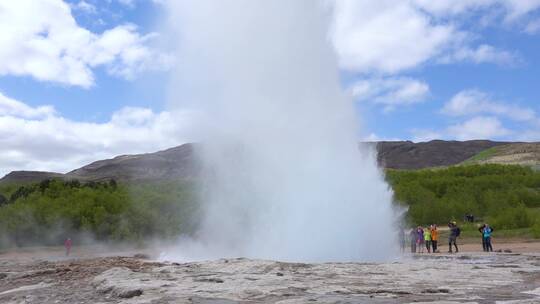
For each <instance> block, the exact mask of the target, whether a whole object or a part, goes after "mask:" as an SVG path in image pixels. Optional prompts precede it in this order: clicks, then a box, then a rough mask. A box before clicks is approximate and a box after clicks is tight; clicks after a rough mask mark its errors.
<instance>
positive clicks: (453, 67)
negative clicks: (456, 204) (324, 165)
mask: <svg viewBox="0 0 540 304" xmlns="http://www.w3.org/2000/svg"><path fill="white" fill-rule="evenodd" d="M165 2H167V1H165V0H103V1H102V0H99V1H98V0H84V1H82V0H69V1H63V0H27V1H5V2H2V3H0V144H1V145H2V146H3V148H2V151H1V152H0V159H2V161H1V162H0V172H1V173H5V172H8V171H11V170H15V169H32V170H33V169H38V170H54V171H62V172H65V171H67V170H70V169H72V168H75V167H77V166H79V165H82V164H85V163H87V162H90V161H93V160H96V159H100V158H105V157H111V156H114V155H118V154H126V153H140V152H150V151H155V150H159V149H164V148H167V147H170V146H174V145H176V144H179V143H182V142H185V141H187V140H189V134H186V133H185V132H184V131H183V129H182V125H186V124H189V119H190V117H189V115H188V116H186V117H184V118H185V121H182V122H181V123H179V121H180V120H181V119H182V117H179V116H178V115H177V114H174V115H173V114H172V113H171V112H169V109H168V107H167V87H168V83H169V76H170V75H169V73H170V71H171V69H172V67H173V66H174V64H175V62H176V61H177V60H181V58H175V56H174V52H171V51H170V50H169V49H168V48H167V45H168V43H170V41H168V40H167V35H166V33H163V31H162V30H161V28H162V26H161V25H162V23H163V20H164V19H165V18H167V9H166V7H167V5H166V3H165ZM330 2H331V3H333V2H332V1H330ZM333 5H334V13H333V18H334V20H333V24H332V27H331V29H330V30H329V39H330V42H331V43H332V45H333V47H334V48H335V50H336V56H337V58H338V61H339V65H340V66H339V69H340V71H341V75H342V84H343V89H344V90H346V91H347V92H349V93H350V94H351V98H352V99H353V100H354V102H355V106H356V108H357V112H358V116H359V120H360V123H359V125H358V136H359V139H361V140H413V141H425V140H431V139H457V140H467V139H493V140H507V141H513V140H523V141H537V140H539V139H540V116H539V114H538V113H539V112H540V100H539V99H540V77H539V75H540V55H539V54H540V0H467V1H465V0H453V1H450V0H440V1H429V0H407V1H402V0H382V1H376V2H375V1H361V0H358V1H350V0H343V1H338V2H336V3H333Z"/></svg>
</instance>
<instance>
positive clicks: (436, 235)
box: [430, 224, 439, 253]
mask: <svg viewBox="0 0 540 304" xmlns="http://www.w3.org/2000/svg"><path fill="white" fill-rule="evenodd" d="M430 230H431V247H432V248H433V250H432V251H431V252H433V253H436V252H437V242H438V241H439V230H437V225H435V224H433V225H431V227H430Z"/></svg>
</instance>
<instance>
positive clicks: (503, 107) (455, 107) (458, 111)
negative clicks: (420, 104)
mask: <svg viewBox="0 0 540 304" xmlns="http://www.w3.org/2000/svg"><path fill="white" fill-rule="evenodd" d="M442 113H443V114H446V115H450V116H469V115H476V114H491V115H497V116H504V117H508V118H510V119H512V120H516V121H534V120H536V113H535V111H534V110H532V109H530V108H523V107H519V106H516V105H509V104H506V103H503V102H496V101H493V100H492V99H491V97H490V96H489V95H488V94H486V93H484V92H482V91H478V90H464V91H461V92H459V93H457V94H456V95H454V96H453V97H452V98H451V99H450V100H449V101H448V102H447V103H446V104H445V105H444V107H443V109H442Z"/></svg>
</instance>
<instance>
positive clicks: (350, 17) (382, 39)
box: [332, 0, 457, 73]
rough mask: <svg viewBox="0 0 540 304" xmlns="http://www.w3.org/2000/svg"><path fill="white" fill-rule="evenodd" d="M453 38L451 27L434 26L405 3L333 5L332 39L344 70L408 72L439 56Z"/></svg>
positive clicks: (346, 1) (352, 0)
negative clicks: (406, 70)
mask: <svg viewBox="0 0 540 304" xmlns="http://www.w3.org/2000/svg"><path fill="white" fill-rule="evenodd" d="M456 35H457V33H456V30H455V29H454V27H453V26H452V25H449V24H433V23H432V22H431V20H430V18H429V16H427V15H426V14H423V13H422V12H421V11H419V10H418V9H416V8H414V7H413V6H412V5H411V4H410V3H409V2H408V1H388V0H383V1H356V0H343V1H336V2H335V21H334V25H333V29H332V39H333V42H334V45H335V48H336V51H337V53H338V57H339V61H340V65H341V67H342V68H344V69H346V70H354V71H360V72H373V71H374V72H383V73H396V72H399V71H401V70H404V69H409V68H412V67H415V66H417V65H419V64H421V63H423V62H425V61H427V60H429V59H430V58H432V57H434V56H436V55H437V54H439V53H440V52H441V51H442V50H443V49H444V48H445V47H446V45H447V44H448V43H449V41H450V40H451V39H452V37H455V36H456Z"/></svg>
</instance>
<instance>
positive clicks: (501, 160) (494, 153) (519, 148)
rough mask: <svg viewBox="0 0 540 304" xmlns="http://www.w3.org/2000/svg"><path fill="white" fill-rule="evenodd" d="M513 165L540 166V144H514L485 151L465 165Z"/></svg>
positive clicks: (468, 160) (467, 161)
mask: <svg viewBox="0 0 540 304" xmlns="http://www.w3.org/2000/svg"><path fill="white" fill-rule="evenodd" d="M473 163H474V164H513V165H524V166H536V167H537V166H540V143H512V144H507V145H501V146H496V147H493V148H490V149H487V150H484V151H482V152H480V153H478V154H476V155H475V156H473V157H471V158H469V159H467V160H466V161H465V162H464V164H473Z"/></svg>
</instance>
